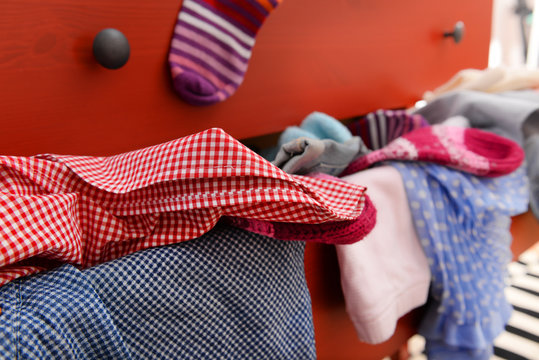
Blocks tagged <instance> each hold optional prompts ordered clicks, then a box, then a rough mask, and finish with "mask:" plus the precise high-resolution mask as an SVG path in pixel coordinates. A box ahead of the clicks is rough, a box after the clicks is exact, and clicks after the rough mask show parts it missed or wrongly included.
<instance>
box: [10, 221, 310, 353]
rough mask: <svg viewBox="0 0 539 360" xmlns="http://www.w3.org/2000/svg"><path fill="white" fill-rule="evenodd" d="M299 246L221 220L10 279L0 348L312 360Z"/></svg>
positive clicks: (33, 350)
mask: <svg viewBox="0 0 539 360" xmlns="http://www.w3.org/2000/svg"><path fill="white" fill-rule="evenodd" d="M303 253H304V243H302V242H284V241H279V240H275V239H271V238H268V237H265V236H262V235H255V234H252V233H249V232H246V231H243V230H239V229H234V228H231V227H224V226H221V225H218V226H217V227H216V228H214V229H213V230H212V231H210V232H209V233H208V234H206V235H204V236H202V237H201V238H198V239H196V240H193V241H188V242H184V243H180V244H175V245H170V246H166V247H161V248H154V249H149V250H145V251H141V252H138V253H135V254H132V255H129V256H126V257H123V258H120V259H117V260H115V261H112V262H109V263H105V264H102V265H99V266H96V267H93V268H90V269H87V270H85V271H83V272H80V271H78V270H76V269H75V268H73V267H71V266H69V265H66V266H63V267H61V268H59V269H57V270H55V271H52V272H49V273H45V274H40V275H37V276H32V277H28V278H25V279H21V280H17V281H14V282H12V283H10V284H7V285H6V286H4V287H2V288H0V306H2V309H3V314H2V315H0V321H2V322H1V324H2V327H1V329H0V351H1V355H2V356H3V357H5V358H22V359H26V358H28V359H43V358H62V359H107V358H110V359H314V358H316V353H315V346H314V330H313V324H312V313H311V302H310V296H309V292H308V289H307V286H306V282H305V276H304V268H303ZM53 285H54V286H53ZM31 296H33V298H35V299H33V300H32V302H28V301H29V300H27V299H29V298H30V297H31ZM21 302H22V303H24V306H23V304H22V303H21ZM6 304H9V306H6ZM6 314H7V315H8V316H6ZM49 333H52V334H58V335H57V336H56V337H55V338H54V339H53V338H51V337H50V336H49V335H48V334H49ZM60 340H61V341H60ZM60 351H61V353H60ZM17 356H18V357H17Z"/></svg>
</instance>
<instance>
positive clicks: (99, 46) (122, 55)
mask: <svg viewBox="0 0 539 360" xmlns="http://www.w3.org/2000/svg"><path fill="white" fill-rule="evenodd" d="M93 52H94V56H95V58H96V60H97V62H98V63H100V64H101V65H102V66H104V67H106V68H107V69H118V68H121V67H122V66H124V65H125V63H126V62H127V60H129V54H130V52H131V50H130V47H129V42H128V41H127V38H126V37H125V35H124V34H122V33H121V32H120V31H118V30H116V29H111V28H109V29H103V30H101V31H100V32H99V33H98V34H97V35H96V36H95V38H94V44H93Z"/></svg>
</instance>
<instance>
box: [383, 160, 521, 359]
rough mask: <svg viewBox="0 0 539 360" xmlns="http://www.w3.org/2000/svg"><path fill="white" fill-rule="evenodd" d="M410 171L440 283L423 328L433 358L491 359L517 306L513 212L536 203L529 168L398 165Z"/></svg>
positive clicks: (434, 286)
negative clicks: (509, 278) (508, 291)
mask: <svg viewBox="0 0 539 360" xmlns="http://www.w3.org/2000/svg"><path fill="white" fill-rule="evenodd" d="M391 165H392V166H394V167H395V168H396V169H398V170H399V172H400V173H401V175H402V178H403V181H404V185H405V188H406V193H407V196H408V201H409V205H410V209H411V212H412V216H413V221H414V225H415V228H416V231H417V235H418V238H419V239H420V242H421V245H422V247H423V249H424V251H425V254H426V256H427V259H428V262H429V265H430V269H431V273H432V283H431V291H430V297H431V301H430V306H429V307H428V308H427V313H426V316H425V318H424V320H423V322H422V324H421V327H420V333H421V334H422V335H423V336H425V338H426V340H427V344H426V349H427V352H428V355H429V359H458V358H467V359H488V358H489V356H490V354H491V353H492V343H493V341H494V338H495V337H496V336H497V335H498V334H499V333H500V332H502V331H503V329H504V326H505V324H506V322H507V320H508V319H509V315H510V313H511V306H510V305H509V303H508V302H507V301H506V299H505V297H504V288H505V279H506V275H507V273H506V265H507V264H508V263H509V261H510V260H511V251H510V244H511V240H512V238H511V233H510V224H511V218H510V217H511V216H514V215H517V214H520V213H523V212H525V211H526V210H527V209H528V199H529V198H528V184H527V178H526V176H525V172H524V169H523V168H520V169H518V170H517V171H515V172H513V173H512V174H510V175H507V176H503V177H498V178H485V177H477V176H474V175H471V174H468V173H464V172H459V171H456V170H453V169H450V168H447V167H444V166H440V165H435V164H430V163H419V162H418V163H413V162H406V163H404V162H403V163H397V162H393V163H391Z"/></svg>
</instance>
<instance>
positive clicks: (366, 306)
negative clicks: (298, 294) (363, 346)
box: [337, 166, 430, 344]
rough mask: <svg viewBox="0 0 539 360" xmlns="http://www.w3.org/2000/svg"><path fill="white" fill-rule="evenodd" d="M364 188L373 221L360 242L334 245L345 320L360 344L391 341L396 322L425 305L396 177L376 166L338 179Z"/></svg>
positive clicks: (424, 278)
mask: <svg viewBox="0 0 539 360" xmlns="http://www.w3.org/2000/svg"><path fill="white" fill-rule="evenodd" d="M343 180H345V181H346V182H349V183H353V184H362V185H364V186H367V193H368V194H369V196H370V198H371V200H372V202H373V204H374V205H375V207H376V209H377V211H378V215H377V222H376V225H375V227H374V229H373V230H372V231H371V232H370V233H369V234H367V236H365V238H364V239H363V240H362V241H359V242H357V243H355V244H351V245H337V254H338V259H339V266H340V270H341V283H342V289H343V292H344V296H345V301H346V308H347V311H348V314H349V316H350V318H351V320H352V322H353V323H354V326H355V329H356V331H357V335H358V337H359V339H360V340H361V341H363V342H367V343H371V344H377V343H380V342H383V341H385V340H387V339H389V338H390V337H391V335H392V334H393V333H394V332H395V327H396V323H397V320H398V319H399V318H400V317H401V316H403V315H405V314H406V313H407V312H409V311H410V310H412V309H414V308H416V307H418V306H421V305H423V304H424V303H425V301H426V299H427V294H428V290H429V284H430V270H429V265H428V263H427V258H426V256H425V254H424V252H423V249H422V248H421V245H420V243H419V240H418V238H417V235H416V232H415V229H414V226H413V223H412V215H411V213H410V209H409V207H408V201H407V197H406V192H405V189H404V185H403V182H402V177H401V176H400V174H399V172H398V171H397V170H396V169H394V168H393V167H391V166H381V167H376V168H372V169H369V170H363V171H360V172H358V173H355V174H352V175H349V176H346V177H343Z"/></svg>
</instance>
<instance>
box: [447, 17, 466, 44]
mask: <svg viewBox="0 0 539 360" xmlns="http://www.w3.org/2000/svg"><path fill="white" fill-rule="evenodd" d="M463 36H464V23H463V22H462V21H458V22H457V23H456V24H455V27H454V28H453V31H446V32H444V37H452V38H453V40H454V41H455V43H457V44H458V43H459V42H460V41H461V40H462V37H463Z"/></svg>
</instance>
